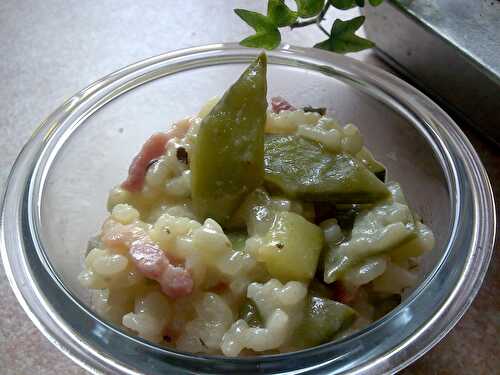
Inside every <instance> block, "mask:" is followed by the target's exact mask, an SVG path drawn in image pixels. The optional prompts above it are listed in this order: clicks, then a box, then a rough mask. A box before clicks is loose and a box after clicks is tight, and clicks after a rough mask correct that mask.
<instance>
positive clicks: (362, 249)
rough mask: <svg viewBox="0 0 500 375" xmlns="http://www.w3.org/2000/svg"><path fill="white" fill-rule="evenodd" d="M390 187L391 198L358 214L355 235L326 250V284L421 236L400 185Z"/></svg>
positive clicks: (354, 227)
mask: <svg viewBox="0 0 500 375" xmlns="http://www.w3.org/2000/svg"><path fill="white" fill-rule="evenodd" d="M389 187H390V189H391V194H392V196H391V197H390V198H389V199H387V200H385V201H382V202H380V203H378V204H376V205H374V206H373V207H372V208H368V209H365V210H363V211H361V212H360V213H359V215H358V216H357V217H356V219H355V220H354V225H353V228H352V232H351V238H350V239H349V240H347V241H345V242H342V243H340V244H339V245H337V246H334V247H331V248H328V249H327V250H326V252H325V254H324V270H325V273H324V281H325V282H326V283H328V284H330V283H332V282H334V281H336V280H338V279H339V278H340V277H341V276H342V275H343V274H344V273H345V272H346V271H347V270H348V269H350V268H351V267H352V266H354V265H356V264H358V263H360V262H362V261H363V260H364V259H366V258H367V257H370V256H375V255H379V254H383V253H390V252H391V251H392V250H394V249H396V248H398V247H400V246H402V245H403V244H405V243H407V242H408V241H411V240H413V239H414V238H416V237H417V232H416V230H415V228H416V226H415V220H414V219H413V215H412V213H411V211H410V209H409V208H408V206H407V205H406V204H405V201H404V197H403V196H402V194H401V190H400V189H399V186H397V188H395V186H394V185H390V186H389ZM403 202H404V203H403Z"/></svg>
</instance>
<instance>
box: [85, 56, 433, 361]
mask: <svg viewBox="0 0 500 375" xmlns="http://www.w3.org/2000/svg"><path fill="white" fill-rule="evenodd" d="M266 69H267V67H266V56H265V55H261V56H259V57H258V58H257V60H255V62H254V63H252V64H251V65H250V66H249V67H248V68H247V70H246V71H245V72H244V73H243V74H242V76H241V77H240V78H239V79H238V80H237V81H236V82H235V83H234V84H233V85H232V86H231V87H230V88H229V89H228V91H226V93H224V95H223V96H222V97H221V98H217V99H213V100H210V101H208V102H207V104H206V105H205V106H204V107H203V108H202V109H201V110H200V112H199V113H198V115H195V116H191V117H188V118H185V119H183V120H180V121H179V122H177V123H176V124H174V125H173V126H171V127H170V130H168V131H165V132H162V133H157V134H153V135H152V136H151V137H150V138H149V139H148V140H147V141H146V142H145V143H144V145H143V146H142V149H141V150H140V151H139V153H138V155H137V156H136V157H135V159H134V160H133V161H132V163H131V165H130V168H129V174H128V176H127V178H126V179H125V181H124V182H123V183H121V184H120V185H118V186H117V187H115V188H114V189H112V190H111V192H110V194H109V198H108V210H109V216H108V217H107V218H106V219H105V221H104V223H103V224H102V228H101V231H100V233H99V234H98V235H97V236H96V237H95V238H92V239H91V240H90V241H89V246H88V251H87V253H86V257H85V268H84V270H83V271H82V273H81V274H80V275H79V279H80V282H81V283H82V284H83V285H84V286H85V287H87V288H89V289H90V290H91V292H92V307H93V309H94V310H95V311H96V313H97V314H98V315H100V316H101V317H103V318H104V319H106V320H109V321H111V322H113V323H114V324H116V325H119V326H120V327H122V328H123V329H124V330H126V331H127V332H129V333H130V334H131V335H137V336H139V337H141V338H143V339H146V340H148V341H151V342H153V343H156V344H158V345H161V346H165V347H169V348H173V349H177V350H180V351H186V352H192V353H208V354H223V355H225V356H231V357H234V356H250V355H259V354H273V353H281V352H289V351H294V350H300V349H304V348H308V347H312V346H316V345H320V344H323V343H326V342H331V341H333V340H336V339H338V338H340V337H344V336H346V335H348V334H350V333H352V332H354V331H356V330H359V329H361V328H362V327H364V326H366V325H368V324H370V323H371V322H373V321H375V320H377V319H379V318H380V317H382V316H383V315H385V314H386V313H388V312H389V311H390V310H391V309H393V308H394V307H395V306H397V305H398V304H399V303H400V302H401V297H402V295H403V294H404V292H405V291H406V290H407V289H408V288H412V287H414V286H415V283H416V282H417V271H418V263H419V257H420V256H421V255H422V254H423V253H424V252H426V251H429V250H431V249H432V248H433V246H434V237H433V234H432V231H431V230H430V229H429V228H428V227H427V226H425V225H424V224H423V223H422V222H421V220H420V219H419V217H418V216H417V215H416V214H415V213H414V212H412V211H411V209H410V208H409V206H408V203H407V202H406V200H405V197H404V194H403V191H402V190H401V187H400V185H399V184H398V183H396V182H388V181H386V170H385V167H384V166H383V165H382V164H380V163H379V162H377V161H376V160H375V159H374V157H373V155H372V154H371V153H370V151H369V150H368V149H367V148H366V147H365V146H364V140H363V136H362V135H361V133H360V132H359V130H358V128H357V127H356V126H355V125H353V124H346V125H344V126H342V125H341V124H340V123H339V121H337V120H336V119H335V118H334V117H333V116H331V115H330V114H327V113H326V110H325V109H323V108H311V107H303V108H299V107H294V106H293V105H291V104H290V103H288V102H287V101H286V100H285V99H283V98H280V97H275V98H272V100H271V105H270V106H269V108H268V103H267V99H266V97H267V83H266Z"/></svg>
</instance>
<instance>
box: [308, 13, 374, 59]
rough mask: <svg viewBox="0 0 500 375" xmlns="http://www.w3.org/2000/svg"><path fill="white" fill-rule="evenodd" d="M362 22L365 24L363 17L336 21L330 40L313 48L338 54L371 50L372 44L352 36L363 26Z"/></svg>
mask: <svg viewBox="0 0 500 375" xmlns="http://www.w3.org/2000/svg"><path fill="white" fill-rule="evenodd" d="M363 22H365V17H363V16H360V17H356V18H353V19H351V20H348V21H342V20H340V19H336V20H335V22H334V23H333V26H332V30H331V32H330V38H329V39H327V40H324V41H322V42H320V43H318V44H316V45H315V46H314V47H316V48H320V49H325V50H328V51H332V52H338V53H349V52H358V51H361V50H364V49H367V48H372V47H373V46H375V44H374V43H373V42H371V41H369V40H368V39H364V38H361V37H359V36H357V35H355V34H354V33H355V32H356V30H358V29H359V28H360V27H361V25H363Z"/></svg>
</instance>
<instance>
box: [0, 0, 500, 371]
mask: <svg viewBox="0 0 500 375" xmlns="http://www.w3.org/2000/svg"><path fill="white" fill-rule="evenodd" d="M265 3H266V2H265V1H264V0H261V1H260V2H254V1H251V0H249V1H231V2H228V1H224V0H210V1H203V2H201V1H173V0H168V1H161V2H160V1H155V0H147V1H140V2H137V1H132V0H120V1H118V0H107V1H95V0H87V1H76V0H64V1H63V0H47V1H35V0H21V1H16V0H3V1H1V2H0V80H1V85H0V150H1V151H0V153H1V156H2V157H1V158H0V190H1V191H3V189H4V185H5V183H6V181H7V176H8V173H9V170H10V167H11V166H12V164H13V162H14V160H15V158H16V155H17V154H18V153H19V151H20V149H21V147H22V146H23V144H24V143H25V142H26V140H27V139H28V137H29V136H30V134H31V132H32V131H33V130H34V128H35V127H36V125H37V124H38V123H39V122H40V121H41V120H42V119H43V118H44V117H45V116H47V115H48V114H49V113H50V112H51V111H52V110H53V109H55V108H56V107H57V106H58V105H59V104H60V103H61V102H63V101H64V100H65V99H66V98H67V97H69V96H71V95H72V94H73V93H75V92H77V91H79V90H80V89H81V88H83V87H85V86H87V85H88V84H89V83H91V82H93V81H95V80H97V79H98V78H100V77H102V76H104V75H106V74H108V73H110V72H113V71H114V70H116V69H118V68H120V67H123V66H125V65H128V64H130V63H133V62H135V61H137V60H140V59H143V58H147V57H150V56H153V55H157V54H160V53H163V52H166V51H171V50H174V49H179V48H184V47H189V46H194V45H202V44H208V43H218V42H221V41H226V42H230V41H231V42H232V41H238V40H239V39H241V38H242V37H244V36H247V35H249V33H250V30H249V29H248V28H247V27H246V26H245V25H244V24H243V22H241V21H240V20H239V19H237V18H236V16H235V15H234V14H233V12H232V8H237V7H242V8H247V9H255V10H263V8H264V7H265ZM354 13H355V11H349V12H348V13H347V16H346V15H345V13H344V17H348V16H349V15H352V14H354ZM323 38H324V36H323V35H322V34H321V32H320V31H319V30H317V29H316V28H315V27H309V28H304V29H300V30H296V31H294V32H292V33H290V32H285V33H284V37H283V39H284V41H285V42H287V43H290V44H296V45H300V46H311V45H313V44H314V43H315V42H317V41H319V40H322V39H323ZM352 56H353V57H356V58H359V59H361V60H364V61H367V62H369V63H372V64H376V65H379V66H381V67H383V68H386V67H385V66H384V65H383V63H381V62H380V61H378V60H377V59H376V57H375V56H374V55H373V53H372V52H362V53H358V54H354V55H352ZM386 69H388V68H386ZM464 131H465V132H466V134H467V135H468V136H469V139H470V140H471V141H472V143H473V144H474V146H475V147H476V150H477V151H478V153H479V155H480V157H481V159H482V161H483V163H484V164H485V166H486V169H487V170H488V172H489V175H490V178H491V181H492V184H493V188H494V191H495V196H496V200H497V201H498V200H499V199H500V152H499V148H498V146H494V145H492V144H491V143H489V142H487V141H484V140H483V139H482V138H481V137H480V136H478V135H477V134H476V133H475V132H474V131H472V130H470V129H467V128H465V129H464ZM497 211H498V210H497ZM498 243H499V242H498V240H497V244H496V247H495V254H494V256H493V259H492V262H491V265H490V269H489V272H488V275H487V277H486V280H485V282H484V284H483V286H482V288H481V290H480V292H479V294H478V296H477V298H476V299H475V301H474V303H473V304H472V306H471V308H470V309H469V310H468V312H467V313H466V314H465V316H464V317H463V318H462V319H461V320H460V322H459V323H458V324H457V326H456V327H455V328H454V329H453V330H452V331H451V332H450V333H449V334H448V335H447V336H446V337H445V338H444V339H443V340H442V341H441V342H440V343H439V344H438V345H436V346H435V347H434V348H433V349H432V350H431V351H430V352H429V353H427V354H426V355H425V356H423V357H422V358H421V359H419V360H418V361H417V362H416V363H414V364H413V365H411V366H410V367H409V368H407V369H406V370H404V371H403V372H402V373H404V374H443V375H444V374H450V375H451V374H454V375H462V374H464V375H465V374H475V375H480V374H494V373H498V371H499V369H500V356H499V355H498V354H499V352H498V348H499V347H500V342H499V333H500V299H499V295H500V277H499V276H498V275H499V273H500V254H499V253H498V251H497V250H499V246H498ZM0 301H1V305H2V308H1V309H0V373H1V374H2V375H14V374H15V375H28V374H30V375H31V374H37V375H49V374H50V375H53V374H65V375H66V374H68V375H70V374H85V373H86V372H85V370H83V369H82V368H80V367H78V365H76V364H75V363H73V362H72V361H71V360H70V359H68V358H66V357H65V356H64V355H63V354H62V353H61V352H59V351H58V350H57V349H56V348H55V347H54V346H53V345H52V344H51V343H50V342H49V341H48V340H47V339H46V338H45V337H44V336H43V335H42V334H41V333H40V332H39V331H38V330H37V329H36V328H35V326H34V325H33V323H32V322H31V321H30V320H29V318H28V317H27V315H26V314H25V313H24V311H23V310H22V308H21V306H20V305H19V304H18V302H17V300H16V298H15V297H14V295H13V293H12V291H11V289H10V287H9V283H8V281H7V279H6V277H5V272H4V270H3V268H0Z"/></svg>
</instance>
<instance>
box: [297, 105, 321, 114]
mask: <svg viewBox="0 0 500 375" xmlns="http://www.w3.org/2000/svg"><path fill="white" fill-rule="evenodd" d="M302 110H303V111H304V112H314V113H319V114H320V115H321V116H324V115H326V108H325V107H317V108H315V107H311V106H310V105H308V106H305V107H304V108H302Z"/></svg>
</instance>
